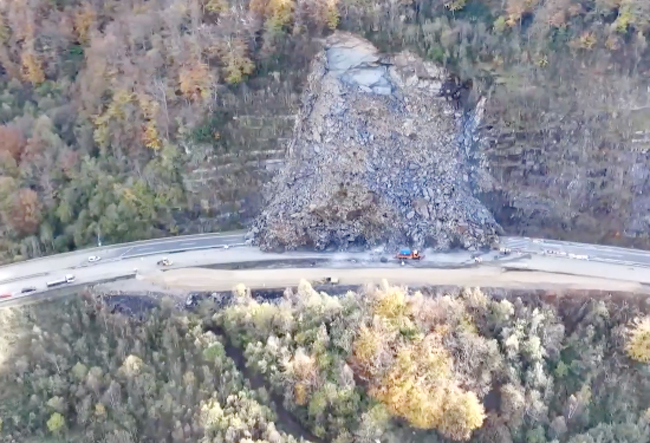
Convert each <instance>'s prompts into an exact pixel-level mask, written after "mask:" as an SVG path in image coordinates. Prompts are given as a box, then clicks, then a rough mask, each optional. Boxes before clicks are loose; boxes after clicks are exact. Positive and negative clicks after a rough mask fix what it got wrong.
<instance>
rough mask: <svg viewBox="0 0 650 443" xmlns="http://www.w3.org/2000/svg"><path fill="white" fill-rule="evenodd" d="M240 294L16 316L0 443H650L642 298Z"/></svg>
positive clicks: (6, 330)
mask: <svg viewBox="0 0 650 443" xmlns="http://www.w3.org/2000/svg"><path fill="white" fill-rule="evenodd" d="M592 297H595V298H596V299H594V298H592ZM229 300H230V301H229V302H228V304H227V305H226V306H225V307H223V306H221V307H217V308H218V309H219V310H217V311H216V314H215V306H214V305H212V304H211V303H212V302H205V304H204V305H202V306H201V307H200V309H198V310H197V311H195V312H194V313H187V312H185V313H183V312H178V311H176V310H175V309H174V308H173V303H172V302H171V300H163V302H162V304H161V305H160V306H159V307H157V308H155V309H153V310H152V311H147V312H146V315H145V316H143V318H145V319H139V318H138V317H137V316H128V315H124V314H119V313H115V314H111V313H110V309H108V308H107V306H106V305H104V304H103V303H102V302H101V301H100V300H98V299H95V298H94V297H92V296H90V295H86V296H85V297H79V298H75V299H72V300H70V301H67V302H53V303H47V304H41V305H35V306H31V307H25V308H22V309H20V310H7V309H4V310H2V311H0V328H2V336H1V337H0V338H1V339H2V340H1V341H0V350H1V351H2V354H1V355H0V357H1V358H0V382H1V383H2V384H1V385H2V386H3V389H2V390H1V391H0V423H1V428H0V441H3V442H33V443H35V442H44V441H48V442H71V443H72V442H89V443H90V442H111V443H118V442H119V443H126V442H133V443H135V442H145V441H156V442H170V443H172V442H174V443H180V442H188V443H189V442H197V441H198V442H206V443H207V442H233V443H241V442H249V443H250V442H258V443H262V442H269V443H281V442H292V441H296V440H300V439H308V440H310V441H312V442H314V443H320V442H330V441H331V442H337V443H376V442H378V441H379V442H382V443H397V442H401V443H409V442H412V443H416V442H429V443H430V442H441V443H442V442H452V441H471V442H475V443H508V442H526V443H560V442H569V443H610V442H620V443H646V442H648V441H650V409H648V398H649V395H650V384H649V383H648V380H649V378H648V375H649V374H648V362H650V352H649V351H648V349H650V339H649V337H650V319H649V318H648V317H646V316H645V315H644V313H645V312H646V311H647V305H646V303H645V302H643V300H642V298H639V297H637V296H634V295H632V294H621V295H617V296H612V295H606V294H579V293H572V294H566V295H565V296H558V295H556V294H548V293H541V292H540V293H532V292H518V293H506V292H502V291H494V290H493V291H489V292H488V291H481V290H479V289H464V290H457V289H445V290H443V289H439V290H427V291H425V293H424V294H423V293H421V292H418V291H407V290H405V289H404V288H397V287H392V286H390V285H388V284H386V283H384V284H382V285H381V286H379V287H366V288H360V289H359V290H357V291H355V292H352V291H350V292H348V293H347V294H344V295H341V296H331V295H328V294H326V293H323V292H318V291H316V290H314V289H313V288H312V287H311V286H310V285H309V284H308V283H307V282H304V281H303V282H301V283H300V285H299V287H298V288H297V289H296V290H293V291H292V290H290V289H289V290H287V291H285V293H284V296H283V297H281V298H280V299H277V300H274V301H265V300H263V299H256V298H255V297H252V296H251V294H250V292H249V291H247V290H246V288H245V287H238V288H236V290H235V291H234V292H233V295H232V297H231V298H230V299H229ZM220 308H224V309H220ZM251 386H254V388H252V387H251Z"/></svg>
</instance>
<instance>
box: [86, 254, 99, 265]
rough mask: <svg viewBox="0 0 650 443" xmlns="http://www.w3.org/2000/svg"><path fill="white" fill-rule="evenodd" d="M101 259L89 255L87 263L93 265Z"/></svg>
mask: <svg viewBox="0 0 650 443" xmlns="http://www.w3.org/2000/svg"><path fill="white" fill-rule="evenodd" d="M101 259H102V258H101V257H100V256H98V255H91V256H90V257H88V263H95V262H98V261H99V260H101Z"/></svg>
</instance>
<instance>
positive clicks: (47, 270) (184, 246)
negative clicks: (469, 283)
mask: <svg viewBox="0 0 650 443" xmlns="http://www.w3.org/2000/svg"><path fill="white" fill-rule="evenodd" d="M244 243H245V238H244V233H243V232H237V233H224V234H201V235H194V236H181V237H172V238H166V239H159V240H149V241H143V242H136V243H131V244H123V245H114V246H107V247H103V248H95V249H91V250H82V251H76V252H73V253H66V254H59V255H56V256H51V257H44V258H40V259H35V260H29V261H26V262H22V263H18V264H13V265H9V266H5V267H1V268H0V294H12V298H14V297H38V296H39V295H38V293H40V292H41V291H44V290H45V289H46V283H47V282H48V281H52V280H54V279H58V278H60V277H63V276H64V275H65V274H74V275H75V276H76V281H75V282H74V284H75V285H77V284H78V285H87V284H92V283H93V282H96V281H99V280H105V279H111V278H118V277H124V276H133V275H134V269H135V268H138V270H139V273H141V274H152V273H153V274H155V273H158V272H160V268H159V267H158V266H157V265H156V262H157V261H158V260H160V259H161V258H163V257H165V256H169V258H170V259H172V260H173V261H174V266H172V268H185V267H196V266H206V265H225V264H233V263H242V262H250V261H266V262H269V263H270V262H273V261H278V260H292V259H293V260H298V259H299V260H327V265H326V266H327V267H328V268H329V269H332V270H336V269H345V268H359V269H358V270H357V271H356V272H359V273H361V274H362V273H363V272H364V271H362V270H361V269H369V268H373V269H374V268H382V267H384V268H395V267H399V263H398V262H396V261H393V262H392V263H387V264H382V263H380V258H381V257H382V256H383V257H390V256H392V255H393V254H392V252H394V251H381V250H378V251H369V252H364V253H342V252H336V253H325V252H303V253H298V252H287V253H283V254H271V253H264V252H261V251H259V250H258V249H257V248H252V247H247V246H243V244H244ZM502 245H503V246H505V247H509V248H511V249H512V250H513V251H515V252H514V253H513V254H510V255H508V256H506V257H502V256H499V254H497V253H495V252H494V251H491V252H489V253H483V254H482V255H481V258H482V259H483V263H482V267H492V268H495V267H500V268H502V269H506V268H512V267H515V266H520V267H521V266H526V267H528V269H530V270H538V271H544V272H548V273H556V274H563V273H568V274H574V275H582V276H589V277H594V278H595V277H605V278H609V279H612V280H618V281H629V282H636V283H644V284H650V273H644V272H643V269H639V268H642V267H647V266H650V253H649V252H645V251H640V250H631V249H624V248H616V247H609V246H598V245H588V244H580V243H572V242H559V241H552V240H537V239H530V238H518V237H505V238H503V239H502ZM225 246H228V248H227V249H226V248H225ZM181 251H184V252H181ZM549 251H555V253H549ZM425 252H426V257H425V259H424V260H423V261H422V262H414V263H409V266H415V267H417V266H420V267H422V266H458V265H461V264H471V263H473V258H472V253H470V252H466V251H463V252H455V253H446V254H440V253H432V252H430V251H425ZM524 253H525V254H530V255H531V257H530V258H526V256H524V255H523V254H524ZM89 255H99V256H101V257H102V260H101V261H99V262H96V263H88V260H87V259H88V256H89ZM580 257H583V258H586V259H580ZM513 260H514V261H518V262H519V264H518V265H514V264H507V263H506V262H508V261H513ZM635 268H636V269H635ZM28 286H35V287H37V289H38V292H37V294H29V295H23V294H20V291H21V289H23V288H25V287H28Z"/></svg>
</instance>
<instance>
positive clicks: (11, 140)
mask: <svg viewBox="0 0 650 443" xmlns="http://www.w3.org/2000/svg"><path fill="white" fill-rule="evenodd" d="M26 144H27V141H26V140H25V137H24V136H23V133H22V131H20V129H18V128H16V127H14V126H8V125H3V126H0V152H2V153H6V154H7V155H9V156H11V157H12V158H13V159H14V160H16V161H19V160H20V155H21V154H22V152H23V150H24V149H25V145H26Z"/></svg>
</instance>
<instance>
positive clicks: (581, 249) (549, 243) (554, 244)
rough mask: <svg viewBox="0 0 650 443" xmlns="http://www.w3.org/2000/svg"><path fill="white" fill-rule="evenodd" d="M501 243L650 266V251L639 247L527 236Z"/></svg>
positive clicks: (540, 252) (524, 249)
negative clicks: (631, 247) (629, 247)
mask: <svg viewBox="0 0 650 443" xmlns="http://www.w3.org/2000/svg"><path fill="white" fill-rule="evenodd" d="M501 243H502V245H503V246H504V247H508V248H511V249H512V250H515V251H521V252H527V253H532V254H536V255H546V256H558V257H567V258H573V259H578V260H585V261H592V262H604V263H616V264H625V265H630V266H643V267H647V266H650V252H649V251H643V250H639V249H627V248H618V247H615V246H600V245H590V244H586V243H573V242H563V241H557V240H544V239H533V238H526V237H504V238H502V239H501Z"/></svg>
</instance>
